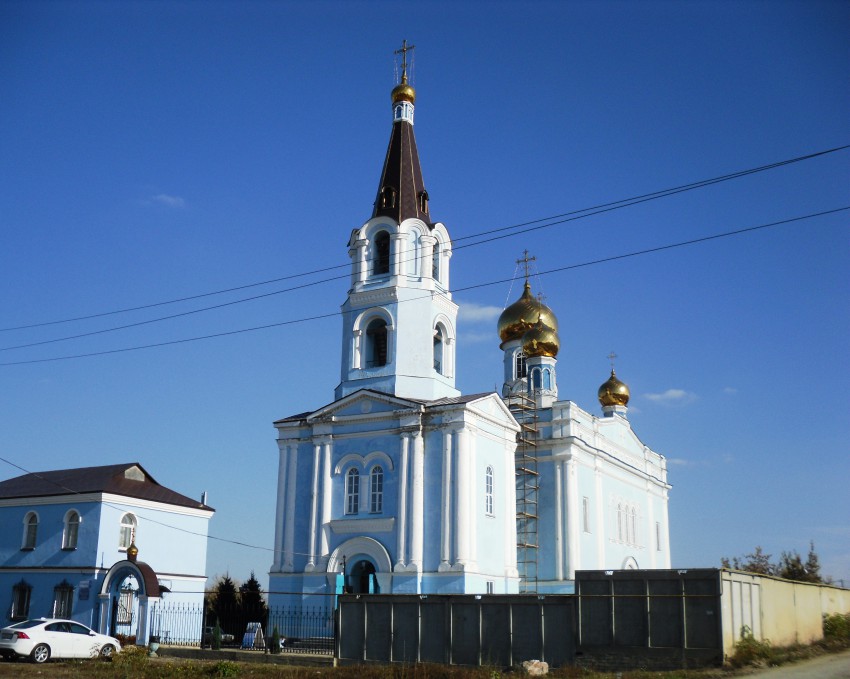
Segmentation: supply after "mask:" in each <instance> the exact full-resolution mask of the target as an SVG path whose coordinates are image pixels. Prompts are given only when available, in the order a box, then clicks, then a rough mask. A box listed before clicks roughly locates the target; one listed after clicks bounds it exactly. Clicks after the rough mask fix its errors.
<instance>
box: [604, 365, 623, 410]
mask: <svg viewBox="0 0 850 679" xmlns="http://www.w3.org/2000/svg"><path fill="white" fill-rule="evenodd" d="M598 395H599V402H600V403H601V404H602V405H603V406H625V405H628V403H629V396H630V394H629V387H628V385H627V384H626V383H625V382H621V381H620V380H618V379H617V375H616V374H615V373H614V370H613V369H612V370H611V377H609V378H608V380H607V381H606V382H603V383H602V386H600V387H599V392H598Z"/></svg>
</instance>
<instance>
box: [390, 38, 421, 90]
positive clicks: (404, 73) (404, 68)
mask: <svg viewBox="0 0 850 679" xmlns="http://www.w3.org/2000/svg"><path fill="white" fill-rule="evenodd" d="M414 49H416V45H408V44H407V40H402V41H401V49H400V50H396V51H395V52H393V54H400V55H401V81H402V82H406V81H407V53H408V52H412V51H413V50H414Z"/></svg>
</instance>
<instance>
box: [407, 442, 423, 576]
mask: <svg viewBox="0 0 850 679" xmlns="http://www.w3.org/2000/svg"><path fill="white" fill-rule="evenodd" d="M411 471H412V472H413V473H412V477H413V487H412V489H411V491H412V492H411V507H410V512H411V514H410V561H409V562H408V564H407V567H408V569H411V568H413V569H415V570H417V571H420V572H421V571H422V554H423V552H424V537H425V531H424V526H425V440H424V438H423V437H422V432H421V431H417V432H416V433H415V434H414V435H413V469H412V470H411Z"/></svg>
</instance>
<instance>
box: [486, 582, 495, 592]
mask: <svg viewBox="0 0 850 679" xmlns="http://www.w3.org/2000/svg"><path fill="white" fill-rule="evenodd" d="M495 592H496V583H495V582H493V581H492V580H488V581H487V594H495Z"/></svg>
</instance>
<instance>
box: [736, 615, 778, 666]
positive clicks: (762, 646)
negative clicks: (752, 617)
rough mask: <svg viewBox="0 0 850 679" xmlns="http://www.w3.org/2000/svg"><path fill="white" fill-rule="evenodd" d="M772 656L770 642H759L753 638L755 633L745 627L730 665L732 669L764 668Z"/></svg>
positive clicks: (742, 629)
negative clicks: (750, 666) (745, 667)
mask: <svg viewBox="0 0 850 679" xmlns="http://www.w3.org/2000/svg"><path fill="white" fill-rule="evenodd" d="M771 654H772V650H771V647H770V641H768V640H767V639H765V640H764V641H759V640H758V639H756V638H755V637H754V636H753V631H752V630H751V629H750V628H749V627H748V626H747V625H744V626H743V627H742V628H741V639H740V641H739V642H738V643H737V644H735V653H733V654H732V657H731V658H729V664H731V665H732V667H744V666H746V665H757V666H762V665H766V664H767V661H768V660H770V657H771Z"/></svg>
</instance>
